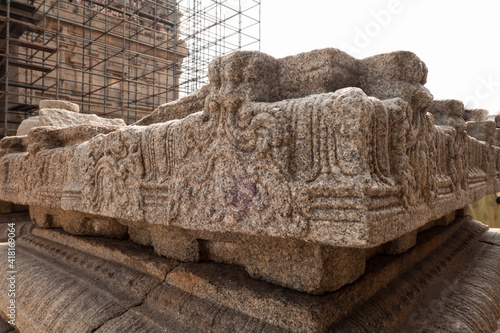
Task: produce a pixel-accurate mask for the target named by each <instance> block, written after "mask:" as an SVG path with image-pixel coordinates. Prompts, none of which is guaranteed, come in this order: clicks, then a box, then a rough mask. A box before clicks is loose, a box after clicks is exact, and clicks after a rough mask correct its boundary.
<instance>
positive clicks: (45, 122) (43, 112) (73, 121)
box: [38, 109, 125, 127]
mask: <svg viewBox="0 0 500 333" xmlns="http://www.w3.org/2000/svg"><path fill="white" fill-rule="evenodd" d="M38 113H39V115H40V125H41V126H54V127H67V126H74V125H82V124H90V125H96V126H117V127H121V126H125V121H123V119H120V118H116V119H108V118H101V117H98V116H96V115H95V114H82V113H75V112H71V111H66V110H63V109H40V111H38Z"/></svg>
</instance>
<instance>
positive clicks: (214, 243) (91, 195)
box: [0, 49, 500, 294]
mask: <svg viewBox="0 0 500 333" xmlns="http://www.w3.org/2000/svg"><path fill="white" fill-rule="evenodd" d="M426 77H427V68H426V66H425V64H424V63H423V62H422V61H421V60H420V59H419V58H418V57H416V56H415V55H414V54H413V53H411V52H393V53H389V54H382V55H377V56H374V57H369V58H366V59H361V60H358V59H355V58H353V57H351V56H349V55H347V54H346V53H344V52H342V51H339V50H335V49H325V50H316V51H312V52H309V53H304V54H300V55H297V56H292V57H286V58H282V59H275V58H273V57H271V56H268V55H265V54H263V53H260V52H235V53H232V54H230V55H228V56H225V57H221V58H217V59H216V60H214V62H213V63H212V64H211V65H210V71H209V79H210V83H209V84H208V85H207V86H206V87H205V88H203V89H202V90H200V91H199V92H198V93H196V94H195V95H193V96H190V97H187V98H185V99H182V100H179V101H177V102H173V103H169V104H167V105H165V106H162V107H161V108H159V109H158V110H157V111H156V112H155V113H153V114H152V115H151V116H150V117H148V118H147V119H145V120H144V121H143V122H138V124H137V125H136V126H127V127H122V128H116V127H114V128H112V127H106V126H96V127H92V126H91V125H88V124H87V125H80V126H75V127H66V128H54V127H41V128H38V129H33V130H31V131H30V132H29V134H28V136H27V139H25V138H23V137H18V138H17V139H8V140H7V141H6V142H5V143H3V141H2V142H1V143H0V152H2V154H3V156H2V157H1V159H0V184H1V185H2V186H0V200H4V201H9V202H14V203H20V204H28V205H30V206H31V207H32V214H33V218H34V220H35V222H36V223H37V224H39V225H40V226H42V227H62V228H63V229H64V230H66V231H68V232H71V233H74V234H79V235H85V234H87V235H99V234H100V233H102V235H106V236H109V237H125V236H126V234H128V235H129V236H130V238H131V239H132V240H134V241H136V242H138V243H141V244H144V245H148V246H153V247H154V248H155V250H156V252H157V253H160V254H162V255H165V256H168V257H172V258H174V259H177V260H182V261H189V262H195V261H198V260H213V261H218V262H223V263H230V264H236V265H241V266H244V267H245V268H246V270H247V271H248V272H249V273H250V274H251V275H252V276H253V277H255V278H260V279H264V280H266V281H269V282H272V283H275V284H278V285H281V286H286V287H289V288H292V289H296V290H300V291H305V292H308V293H313V294H321V293H324V292H328V291H333V290H337V289H338V288H340V287H342V286H344V285H346V284H348V283H351V282H353V281H355V280H356V279H357V278H359V277H360V276H361V275H362V274H363V272H364V271H365V267H366V260H367V259H369V258H371V257H372V256H373V255H375V254H376V253H381V252H382V253H384V252H385V253H390V254H395V253H401V252H404V251H406V250H408V249H409V248H411V247H412V246H413V245H414V244H415V241H416V237H417V236H416V235H417V232H418V230H422V229H421V228H425V227H426V226H427V225H429V224H433V225H434V224H435V223H438V222H433V221H436V220H440V219H441V218H442V217H443V216H445V215H448V214H450V213H452V212H453V211H455V210H457V209H461V208H462V207H464V206H466V205H467V204H468V203H470V202H472V201H475V200H477V199H479V198H481V197H482V196H484V195H485V194H487V193H492V192H494V191H495V190H500V182H499V180H500V163H499V162H500V148H498V147H493V146H492V145H491V143H492V141H491V140H489V141H480V140H478V139H476V138H473V137H470V136H469V135H467V133H466V132H465V131H464V130H463V129H464V128H463V123H462V122H461V121H459V120H457V119H456V117H458V116H459V115H460V113H461V112H462V105H461V104H460V103H457V102H455V101H443V102H436V103H433V97H432V95H431V94H430V92H429V91H428V90H427V89H426V88H425V87H423V84H425V81H426ZM200 108H201V109H200ZM42 111H43V110H42ZM197 111H199V112H197ZM429 111H431V112H433V113H434V114H435V115H436V118H438V121H437V125H435V124H434V122H433V115H432V114H431V113H429ZM57 112H63V111H57ZM63 113H64V112H63ZM66 113H67V114H70V113H71V112H66ZM73 115H75V114H74V113H73ZM185 115H187V116H185ZM43 116H44V115H43V112H41V116H40V117H41V119H42V118H43ZM182 116H185V117H184V118H182V119H174V118H177V117H182ZM167 119H174V120H169V121H165V120H167ZM139 125H140V126H139ZM146 125H147V126H146ZM471 126H474V125H471ZM468 130H469V129H467V132H468ZM479 132H481V131H479ZM40 216H41V217H40ZM53 221H56V222H53ZM51 223H52V224H51ZM298 249H300V251H299V250H298ZM301 253H307V255H306V257H307V260H305V259H304V258H303V257H302V256H301Z"/></svg>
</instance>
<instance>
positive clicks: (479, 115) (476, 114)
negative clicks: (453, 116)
mask: <svg viewBox="0 0 500 333" xmlns="http://www.w3.org/2000/svg"><path fill="white" fill-rule="evenodd" d="M463 117H464V119H465V121H486V120H488V110H484V109H465V111H464V115H463Z"/></svg>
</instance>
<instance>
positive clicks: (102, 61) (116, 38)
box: [0, 0, 260, 137]
mask: <svg viewBox="0 0 500 333" xmlns="http://www.w3.org/2000/svg"><path fill="white" fill-rule="evenodd" d="M0 35H1V37H2V40H1V41H0V96H1V98H2V99H1V101H0V116H1V118H0V124H1V125H2V126H1V129H0V137H3V136H7V135H15V133H16V129H17V126H18V125H19V123H20V122H21V121H22V120H23V119H25V118H27V117H30V116H33V115H36V114H37V109H38V103H39V101H40V100H42V99H63V100H68V101H72V102H74V103H77V104H79V105H80V107H81V112H82V113H95V114H98V115H99V116H102V117H111V118H118V117H119V118H123V119H124V120H125V121H126V122H127V123H133V122H135V121H136V120H138V119H140V118H142V117H143V116H145V115H147V114H148V113H150V112H151V111H153V110H154V109H155V108H156V107H158V105H160V104H163V103H167V102H170V101H172V100H175V99H177V98H179V97H182V96H185V95H187V94H189V93H191V92H193V91H195V90H197V89H199V88H200V87H201V86H202V85H204V84H205V83H206V81H207V73H208V64H209V62H210V61H211V60H212V59H213V58H215V57H217V56H220V55H224V54H227V53H229V52H232V51H234V50H239V49H254V50H255V49H259V47H260V0H179V1H175V0H65V1H63V0H0Z"/></svg>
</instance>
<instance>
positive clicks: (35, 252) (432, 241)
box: [0, 217, 500, 333]
mask: <svg viewBox="0 0 500 333" xmlns="http://www.w3.org/2000/svg"><path fill="white" fill-rule="evenodd" d="M485 230H486V228H485V227H484V226H483V225H481V224H480V223H477V222H472V221H471V220H470V218H469V217H465V218H464V217H461V218H459V219H457V220H456V221H455V222H453V223H452V224H451V225H450V226H448V227H433V228H430V229H428V230H426V231H423V232H422V233H421V234H420V235H419V236H418V241H417V245H416V246H415V247H414V248H412V249H410V250H408V251H406V252H405V253H403V254H400V255H395V256H387V255H378V256H375V257H373V258H372V259H371V260H369V261H368V263H367V271H366V273H365V274H364V275H363V276H362V277H361V278H360V279H359V280H358V281H356V282H354V283H352V284H350V285H347V286H345V287H343V288H342V289H340V290H338V291H336V292H333V293H327V294H325V295H322V296H314V295H310V294H307V293H301V292H297V291H294V290H290V289H286V288H282V287H279V286H276V285H272V284H269V283H265V282H261V281H256V280H254V279H252V278H250V277H249V276H248V275H247V274H246V273H245V271H244V270H243V269H242V268H238V267H236V266H231V265H221V264H215V263H192V264H177V263H175V262H174V261H171V260H170V261H169V259H165V258H161V257H158V256H156V255H154V254H153V253H152V251H151V249H148V248H145V247H142V246H139V245H135V244H133V243H130V242H129V241H124V240H115V241H110V240H106V239H103V238H88V237H80V236H71V235H68V234H66V233H64V232H61V231H57V230H42V229H36V230H35V231H34V234H31V235H26V236H24V237H22V238H20V239H19V240H18V244H19V247H20V250H22V251H19V252H18V256H19V257H18V258H17V261H18V263H19V266H18V280H17V283H18V284H17V286H18V295H17V296H16V299H17V301H18V302H19V303H18V304H19V307H18V311H19V312H18V317H17V324H18V326H17V327H18V328H19V330H20V332H30V333H38V332H40V333H42V332H48V331H51V330H52V331H53V330H54V329H55V330H60V329H63V328H64V329H68V328H71V329H73V330H74V331H77V332H90V331H92V332H100V333H104V332H129V331H130V332H131V331H133V332H136V331H137V332H139V331H141V328H142V329H143V330H145V331H148V330H149V331H148V332H156V331H163V330H171V331H176V332H177V331H186V332H207V331H212V330H213V331H222V332H311V333H316V332H317V333H319V332H326V331H332V330H334V331H335V330H339V331H346V330H351V329H356V330H362V331H367V330H368V331H381V330H384V331H387V332H402V330H403V329H408V328H409V327H410V326H405V325H407V320H410V319H412V318H413V319H412V320H414V321H413V322H414V323H421V322H423V321H425V323H426V324H425V325H423V324H422V325H421V326H417V327H416V328H417V329H422V330H423V329H425V328H427V327H430V326H428V323H429V322H431V323H434V324H435V325H434V326H435V327H439V328H440V329H441V331H442V332H455V330H454V327H461V326H460V325H462V324H461V323H463V321H464V320H472V322H475V323H484V321H481V320H485V319H487V320H488V323H493V322H495V320H496V317H498V314H497V313H496V312H495V310H494V309H495V308H494V307H493V306H489V307H488V309H490V310H491V311H493V312H491V313H488V314H487V316H488V317H487V318H485V317H484V316H485V312H484V309H480V308H477V307H473V309H474V310H473V311H470V312H468V316H467V318H468V319H466V318H463V316H461V315H460V311H459V308H457V307H456V306H453V305H452V304H456V303H447V304H446V305H445V306H444V308H445V309H446V311H447V315H446V317H443V318H442V320H441V321H440V322H441V323H446V325H447V326H446V327H444V326H439V325H438V323H439V321H437V320H435V319H433V316H435V315H436V314H434V313H432V311H431V312H429V311H428V310H429V308H428V307H426V305H425V304H427V303H426V299H429V297H430V298H431V299H432V297H433V296H432V295H433V293H434V292H435V291H433V288H436V287H435V286H438V285H439V283H442V282H443V281H444V282H446V281H453V282H452V284H451V286H452V287H451V290H450V291H449V292H450V295H455V293H456V294H460V293H461V292H462V289H463V288H469V289H468V290H469V291H467V294H468V295H469V294H470V295H473V302H476V301H477V302H479V303H481V302H487V300H486V299H484V297H483V296H484V294H482V292H481V290H488V291H489V293H493V294H491V297H497V296H498V297H500V294H499V293H498V292H496V291H494V290H497V289H498V288H496V287H497V284H498V283H499V281H498V280H499V279H500V273H499V272H498V269H500V266H499V265H500V264H498V262H497V261H498V260H496V258H498V256H499V255H500V246H497V245H491V243H495V244H496V243H497V242H500V241H499V240H498V239H500V236H499V235H500V234H499V232H498V231H495V230H494V231H485ZM3 247H4V246H3ZM127 258H128V259H127ZM162 262H163V263H165V264H166V265H167V266H165V270H164V272H165V273H166V278H165V279H162V278H160V279H159V278H158V277H157V276H158V270H157V268H156V267H159V266H158V264H160V263H162ZM485 264H487V266H485ZM464 265H465V266H464ZM466 266H467V267H466ZM485 267H489V268H491V269H492V274H490V275H488V278H487V279H482V278H481V276H484V269H485ZM3 275H5V272H0V278H2V276H3ZM160 276H165V275H163V273H162V274H160ZM2 279H3V278H2ZM478 279H479V280H478ZM454 281H463V283H462V282H460V283H459V282H457V283H455V282H454ZM466 281H470V282H466ZM474 281H482V282H481V284H480V286H477V285H475V284H474ZM474 285H475V287H473V289H470V288H471V286H474ZM474 288H476V289H474ZM438 290H442V289H439V288H438ZM497 294H498V295H497ZM471 297H472V296H471ZM454 299H455V296H450V297H447V298H446V299H445V300H444V301H446V302H453V300H454ZM495 299H496V298H495ZM6 302H7V298H6V295H5V291H4V290H0V305H2V306H1V307H0V311H2V312H3V310H2V309H3V308H4V306H3V305H5V304H6ZM479 303H478V304H479ZM82 304H86V305H85V310H84V311H82V308H81V305H82ZM402 304H404V306H402ZM454 309H456V311H455V310H454ZM490 310H489V311H490ZM49 313H50V315H48V314H49ZM413 313H417V316H418V317H415V316H413V317H411V318H410V317H409V316H410V315H411V314H413ZM495 316H496V317H495ZM481 318H483V319H481ZM417 319H418V320H417ZM469 323H470V322H469ZM488 325H490V324H488ZM490 326H491V325H490ZM490 326H487V327H490Z"/></svg>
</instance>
